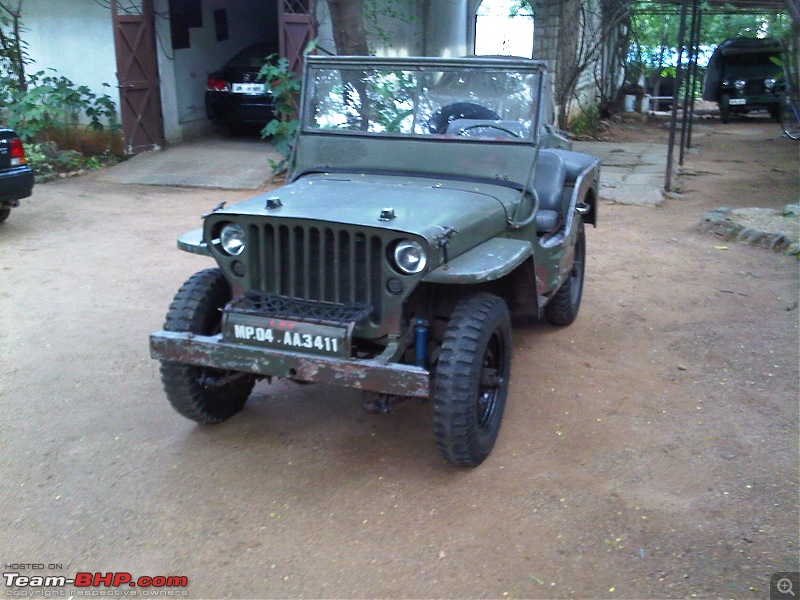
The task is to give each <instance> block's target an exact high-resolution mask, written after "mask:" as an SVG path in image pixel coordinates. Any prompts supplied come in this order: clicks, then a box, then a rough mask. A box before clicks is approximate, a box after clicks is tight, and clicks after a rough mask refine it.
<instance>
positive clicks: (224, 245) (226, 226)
mask: <svg viewBox="0 0 800 600" xmlns="http://www.w3.org/2000/svg"><path fill="white" fill-rule="evenodd" d="M234 229H235V230H238V234H239V236H238V240H239V242H240V243H239V247H238V249H234V250H231V248H230V247H229V245H228V244H229V243H230V241H231V240H232V239H233V240H235V239H237V238H230V237H228V239H227V240H226V232H230V231H231V230H234ZM246 245H247V237H246V235H245V231H244V227H242V226H241V225H239V224H238V223H232V222H227V223H223V224H222V225H221V226H220V228H219V248H220V250H222V252H224V253H225V254H226V255H227V256H241V255H242V253H243V252H244V249H245V246H246Z"/></svg>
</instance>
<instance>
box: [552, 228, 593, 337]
mask: <svg viewBox="0 0 800 600" xmlns="http://www.w3.org/2000/svg"><path fill="white" fill-rule="evenodd" d="M585 266H586V231H585V230H584V227H583V221H582V220H581V221H580V222H579V223H578V236H577V238H576V239H575V258H574V259H573V261H572V269H570V272H569V275H568V276H567V279H566V281H564V283H562V284H561V287H560V288H558V291H557V292H556V293H555V295H554V296H553V298H552V299H551V300H550V302H548V303H547V306H545V307H544V316H545V318H546V319H547V320H548V321H549V322H550V323H551V324H553V325H571V324H572V322H573V321H574V320H575V319H576V318H577V316H578V310H580V307H581V298H582V297H583V277H584V270H585Z"/></svg>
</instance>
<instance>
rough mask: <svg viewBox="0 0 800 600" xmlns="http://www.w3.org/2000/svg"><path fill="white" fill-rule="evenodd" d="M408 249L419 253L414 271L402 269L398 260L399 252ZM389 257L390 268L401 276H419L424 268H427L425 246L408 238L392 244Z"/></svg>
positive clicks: (401, 264)
mask: <svg viewBox="0 0 800 600" xmlns="http://www.w3.org/2000/svg"><path fill="white" fill-rule="evenodd" d="M408 248H413V249H415V250H417V251H418V252H419V261H418V265H417V267H416V268H415V269H409V268H406V267H404V266H403V263H402V262H401V260H400V256H399V254H400V252H401V251H402V250H404V249H408ZM391 257H392V266H393V267H394V268H395V271H397V272H398V273H400V274H401V275H419V274H420V273H422V272H423V271H424V270H425V267H427V266H428V253H427V251H426V249H425V246H423V245H422V244H420V243H419V242H418V241H416V240H412V239H409V238H404V239H401V240H398V241H397V242H395V243H394V245H393V249H392V254H391Z"/></svg>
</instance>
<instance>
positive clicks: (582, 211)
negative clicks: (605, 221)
mask: <svg viewBox="0 0 800 600" xmlns="http://www.w3.org/2000/svg"><path fill="white" fill-rule="evenodd" d="M590 210H592V207H591V206H589V205H588V204H586V202H578V203H577V204H576V205H575V212H576V213H578V214H579V215H586V214H588V213H589V211H590Z"/></svg>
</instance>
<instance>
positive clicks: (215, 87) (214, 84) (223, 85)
mask: <svg viewBox="0 0 800 600" xmlns="http://www.w3.org/2000/svg"><path fill="white" fill-rule="evenodd" d="M206 89H207V90H208V91H209V92H230V91H231V87H230V86H229V85H228V82H227V81H225V80H224V79H217V78H216V77H209V78H208V80H207V81H206Z"/></svg>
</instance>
